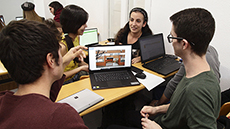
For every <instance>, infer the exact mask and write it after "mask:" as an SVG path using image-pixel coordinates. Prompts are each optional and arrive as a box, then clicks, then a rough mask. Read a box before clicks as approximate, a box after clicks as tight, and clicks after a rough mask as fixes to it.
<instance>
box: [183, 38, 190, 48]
mask: <svg viewBox="0 0 230 129" xmlns="http://www.w3.org/2000/svg"><path fill="white" fill-rule="evenodd" d="M181 42H182V43H183V49H187V48H188V47H189V42H188V41H187V40H186V39H183V40H182V41H181Z"/></svg>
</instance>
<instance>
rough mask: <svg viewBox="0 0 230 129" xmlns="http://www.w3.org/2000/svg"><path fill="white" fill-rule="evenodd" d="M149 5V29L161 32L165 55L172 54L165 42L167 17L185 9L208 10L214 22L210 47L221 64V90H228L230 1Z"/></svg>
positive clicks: (163, 1) (195, 0)
mask: <svg viewBox="0 0 230 129" xmlns="http://www.w3.org/2000/svg"><path fill="white" fill-rule="evenodd" d="M153 1H154V2H153ZM153 1H152V4H151V16H150V17H151V20H150V21H151V22H150V27H151V29H152V30H153V32H154V33H160V32H163V34H164V37H165V46H166V48H167V53H173V49H172V45H171V44H169V43H168V42H167V40H166V36H167V35H168V34H169V32H170V30H171V22H170V20H169V17H170V16H171V15H172V14H174V13H175V12H178V11H180V10H182V9H185V8H190V7H202V8H205V9H207V10H209V11H210V12H211V13H212V15H213V17H214V18H215V21H216V31H215V35H214V38H213V40H212V42H211V45H212V46H214V47H215V48H216V49H217V51H218V53H219V59H220V62H221V67H220V72H221V82H220V85H221V89H222V91H223V90H225V89H227V88H230V58H229V56H230V50H229V48H230V39H229V34H230V8H229V6H230V1H227V0H223V1H219V0H218V1H217V0H192V1H191V0H174V1H168V0H167V1H166V0H161V1H159V0H153Z"/></svg>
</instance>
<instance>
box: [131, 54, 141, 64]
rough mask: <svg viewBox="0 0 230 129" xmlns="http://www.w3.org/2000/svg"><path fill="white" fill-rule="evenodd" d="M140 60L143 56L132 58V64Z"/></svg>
mask: <svg viewBox="0 0 230 129" xmlns="http://www.w3.org/2000/svg"><path fill="white" fill-rule="evenodd" d="M138 62H141V57H140V56H138V57H136V58H133V59H132V64H135V63H138Z"/></svg>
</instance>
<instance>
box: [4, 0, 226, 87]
mask: <svg viewBox="0 0 230 129" xmlns="http://www.w3.org/2000/svg"><path fill="white" fill-rule="evenodd" d="M30 1H32V2H33V1H34V3H35V11H36V12H37V13H38V14H39V15H40V16H44V17H45V18H53V16H52V14H51V13H50V12H49V9H48V4H49V3H50V2H51V1H52V0H30ZM59 1H60V2H61V3H62V4H63V5H64V6H65V5H67V4H70V3H71V4H76V5H79V6H81V7H83V8H84V9H85V10H86V11H87V12H88V13H89V21H88V27H89V28H91V27H97V28H98V29H99V33H100V40H101V41H103V40H105V39H107V38H108V37H109V6H110V4H109V3H110V2H111V1H112V0H59ZM125 1H126V2H125ZM125 1H124V0H122V1H121V6H122V8H121V9H123V8H124V7H125V6H128V5H124V4H126V3H127V1H128V0H125ZM130 1H131V3H133V4H134V5H135V6H138V5H137V4H136V3H141V5H140V6H145V9H146V11H147V12H148V14H149V25H150V28H151V29H152V31H153V32H154V33H160V32H162V33H163V34H164V37H165V46H166V52H167V53H173V49H172V46H171V44H169V43H168V42H167V40H166V36H167V35H168V34H169V32H170V30H171V22H170V21H169V17H170V16H171V15H172V14H174V13H175V12H177V11H180V10H182V9H185V8H188V7H203V8H206V9H207V10H209V11H210V12H211V13H212V14H213V16H214V18H215V20H216V32H215V35H214V38H213V40H212V42H211V45H212V46H214V47H215V48H216V49H217V51H218V53H219V59H220V62H221V68H220V70H221V71H220V72H221V83H220V85H221V89H222V90H225V89H227V88H229V87H230V58H229V57H228V56H229V55H230V50H228V49H229V48H230V39H229V35H230V8H229V5H230V1H227V0H222V1H219V0H218V1H217V0H192V1H191V0H174V1H169V0H161V1H160V0H145V4H143V2H140V0H133V1H132V0H129V3H130ZM23 2H24V0H8V1H4V2H3V0H1V2H0V14H3V15H4V17H5V21H6V23H8V22H9V21H10V20H14V18H15V17H16V16H22V10H21V7H20V5H21V4H22V3H23ZM122 12H123V11H122ZM124 12H127V10H125V11H124ZM121 15H124V14H121ZM127 15H128V13H127ZM125 19H126V20H127V17H126V18H125ZM120 21H121V23H122V22H125V23H126V21H125V20H124V19H120ZM121 26H122V27H123V25H121Z"/></svg>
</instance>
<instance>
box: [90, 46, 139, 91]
mask: <svg viewBox="0 0 230 129" xmlns="http://www.w3.org/2000/svg"><path fill="white" fill-rule="evenodd" d="M131 47H132V46H131V45H103V46H95V47H89V49H88V50H89V75H90V81H91V86H92V89H94V90H96V89H104V88H114V87H123V86H134V85H139V84H140V83H139V81H138V80H137V79H136V77H135V76H134V75H133V73H132V72H131V49H132V48H131Z"/></svg>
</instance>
